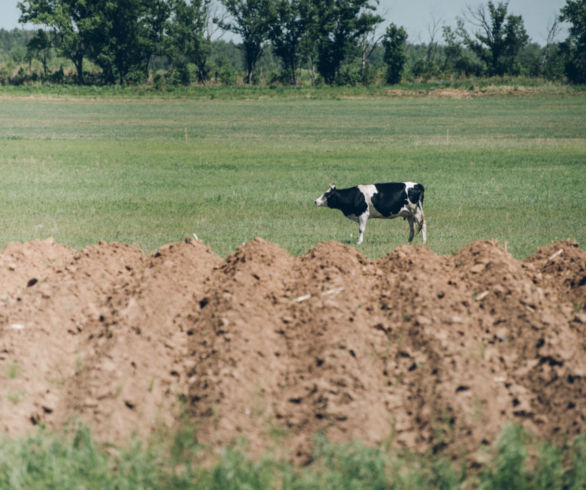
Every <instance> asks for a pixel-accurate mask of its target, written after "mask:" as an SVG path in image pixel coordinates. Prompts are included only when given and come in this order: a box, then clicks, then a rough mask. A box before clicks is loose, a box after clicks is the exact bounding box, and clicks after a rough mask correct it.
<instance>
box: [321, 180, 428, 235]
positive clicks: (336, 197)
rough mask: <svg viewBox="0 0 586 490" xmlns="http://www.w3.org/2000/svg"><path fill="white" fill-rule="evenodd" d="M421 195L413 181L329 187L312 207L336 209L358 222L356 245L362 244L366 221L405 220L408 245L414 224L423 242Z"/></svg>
mask: <svg viewBox="0 0 586 490" xmlns="http://www.w3.org/2000/svg"><path fill="white" fill-rule="evenodd" d="M423 193H424V188H423V186H422V185H421V184H417V183H415V182H387V183H384V184H370V185H358V186H355V187H349V188H347V189H336V186H335V185H331V186H330V188H329V189H328V190H327V191H326V192H324V193H323V194H322V195H321V196H320V197H318V198H317V199H316V200H315V204H316V205H317V206H326V207H328V208H333V209H339V210H340V211H342V213H344V216H346V218H348V219H350V220H352V221H355V222H356V223H358V230H359V231H360V236H359V237H358V243H357V244H358V245H360V244H361V243H362V240H363V238H364V229H365V228H366V222H367V221H368V219H369V218H386V219H393V218H396V217H398V216H401V217H403V219H406V220H408V221H409V243H411V241H412V240H413V236H414V235H415V227H414V224H415V223H417V232H420V231H421V236H422V238H423V243H425V241H426V240H427V230H426V226H425V217H424V216H423Z"/></svg>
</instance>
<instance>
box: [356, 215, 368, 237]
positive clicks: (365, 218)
mask: <svg viewBox="0 0 586 490" xmlns="http://www.w3.org/2000/svg"><path fill="white" fill-rule="evenodd" d="M367 221H368V213H363V214H361V215H360V216H359V217H358V231H359V232H360V235H359V236H358V242H356V245H360V244H361V243H362V240H363V239H364V230H365V229H366V222H367Z"/></svg>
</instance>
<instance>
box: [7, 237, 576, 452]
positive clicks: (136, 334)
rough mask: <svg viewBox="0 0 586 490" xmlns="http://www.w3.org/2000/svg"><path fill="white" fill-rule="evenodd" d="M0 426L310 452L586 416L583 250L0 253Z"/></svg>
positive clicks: (542, 429) (553, 431) (445, 441)
mask: <svg viewBox="0 0 586 490" xmlns="http://www.w3.org/2000/svg"><path fill="white" fill-rule="evenodd" d="M0 299H1V300H2V301H1V302H0V367H1V369H0V426H1V430H2V431H3V432H6V433H8V434H10V435H20V434H22V433H23V432H25V431H27V430H28V429H29V428H31V427H32V426H34V425H38V424H41V423H42V424H44V425H45V426H47V427H49V428H59V427H61V426H63V425H64V424H66V423H68V422H70V421H71V420H73V419H76V418H80V419H82V420H85V421H86V422H87V423H88V424H89V425H90V426H91V428H92V430H93V432H94V433H95V434H96V435H97V436H98V437H99V438H101V439H104V440H111V441H114V442H121V441H124V440H125V439H126V438H127V437H129V435H131V434H132V433H137V434H139V435H140V436H148V435H149V434H150V433H152V432H153V431H155V430H157V429H160V428H162V427H163V428H165V427H166V428H169V430H172V429H173V428H174V427H176V426H177V425H178V424H179V423H181V422H182V421H183V420H184V418H185V413H187V414H188V418H189V419H190V420H191V422H192V423H193V424H195V426H196V428H197V437H198V439H199V440H201V441H202V442H205V443H209V444H211V445H212V446H213V447H221V446H224V445H226V444H229V443H230V442H232V441H234V440H235V439H238V438H240V437H245V438H246V439H247V441H248V447H249V449H250V450H251V451H252V452H256V453H259V452H261V451H262V450H265V449H266V448H267V447H273V448H281V449H280V450H281V451H282V453H283V455H286V456H287V457H290V458H292V459H293V460H295V461H297V462H307V461H308V460H309V458H310V455H311V445H312V440H313V436H314V434H315V433H316V432H318V431H322V432H324V433H325V434H326V435H327V436H328V437H329V438H330V439H331V440H333V441H340V442H341V441H349V440H353V439H361V440H362V441H364V442H365V443H367V444H370V445H377V444H391V445H396V446H398V447H406V448H410V449H412V450H414V451H425V450H432V451H434V452H440V451H441V452H442V453H444V454H446V455H449V456H452V457H454V458H458V457H461V456H464V455H466V457H467V458H471V459H474V458H476V457H479V456H478V455H479V454H480V453H479V452H478V449H480V448H481V447H482V446H485V445H487V444H490V443H492V441H493V440H494V439H495V437H496V436H497V435H498V434H499V432H500V431H501V429H502V428H503V426H504V425H505V424H506V423H507V422H516V423H520V424H522V425H524V426H526V427H527V428H529V429H530V430H531V431H533V432H534V433H536V434H538V435H541V436H543V437H545V438H548V439H551V440H556V439H559V440H561V439H563V438H568V437H569V438H572V437H574V436H575V435H577V434H580V433H584V431H586V404H585V403H584V400H586V313H585V312H584V308H586V252H584V251H583V250H582V249H581V248H579V246H578V244H577V243H575V242H557V243H552V244H550V245H548V246H545V247H543V248H541V249H540V250H538V251H537V252H536V253H535V254H534V255H533V256H531V257H529V258H527V259H525V260H522V261H520V260H517V259H515V258H514V257H513V256H512V255H510V254H509V253H508V252H507V251H506V249H505V247H503V246H502V245H499V244H498V243H497V242H496V241H487V242H474V243H471V244H470V245H468V246H467V247H465V248H464V249H463V250H461V251H460V252H458V253H456V254H454V255H449V256H439V255H436V254H434V253H433V252H432V251H431V250H430V249H428V248H425V247H421V246H402V247H399V248H397V249H395V250H394V251H393V252H391V253H389V254H388V255H386V256H384V257H382V258H379V259H369V258H366V257H365V256H363V255H362V254H361V253H360V252H359V251H357V250H356V249H354V248H352V247H348V246H345V245H342V244H340V243H335V242H326V243H321V244H319V245H317V246H316V247H315V248H313V249H312V250H310V251H309V252H308V253H306V254H304V255H300V256H297V257H295V256H293V255H291V254H289V253H288V252H287V251H285V250H284V249H282V248H281V247H280V246H278V245H276V244H273V243H270V242H266V241H264V240H261V239H255V240H253V241H251V242H249V243H246V244H244V245H242V246H241V247H239V248H238V249H237V251H236V252H235V253H234V254H232V255H230V256H229V257H227V258H226V259H223V258H221V257H219V256H217V255H216V254H214V253H213V252H212V251H211V250H210V249H209V248H208V247H206V246H205V245H204V244H203V243H202V242H200V241H194V240H190V239H188V240H186V241H184V242H178V243H172V244H169V245H166V246H164V247H162V248H161V249H160V250H159V251H158V252H157V253H155V254H147V253H144V252H143V251H142V250H140V249H138V248H136V247H132V246H127V245H120V244H117V243H100V244H98V245H94V246H90V247H87V248H85V249H83V250H82V251H76V250H74V249H71V248H68V247H66V246H63V245H60V244H58V243H55V242H54V241H53V240H46V241H33V242H28V243H12V244H9V245H8V246H7V247H6V248H4V250H2V251H1V252H0Z"/></svg>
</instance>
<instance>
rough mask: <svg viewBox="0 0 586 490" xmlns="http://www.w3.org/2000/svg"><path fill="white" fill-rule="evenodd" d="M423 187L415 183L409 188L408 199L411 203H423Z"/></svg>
mask: <svg viewBox="0 0 586 490" xmlns="http://www.w3.org/2000/svg"><path fill="white" fill-rule="evenodd" d="M424 190H425V189H424V188H423V186H422V185H421V184H415V185H414V186H413V187H411V188H410V189H409V192H408V194H409V200H410V201H411V202H412V203H416V202H418V201H421V204H423V193H424Z"/></svg>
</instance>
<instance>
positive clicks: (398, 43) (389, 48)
mask: <svg viewBox="0 0 586 490" xmlns="http://www.w3.org/2000/svg"><path fill="white" fill-rule="evenodd" d="M382 42H383V46H384V47H385V55H384V61H385V64H386V65H387V77H386V78H387V83H389V84H390V85H394V84H395V83H399V82H400V81H401V76H402V74H403V67H404V66H405V60H406V59H407V56H406V55H405V45H406V44H407V32H406V31H405V29H403V27H397V26H396V25H395V24H393V23H391V24H389V27H387V30H386V32H385V36H384V38H383V41H382Z"/></svg>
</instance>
